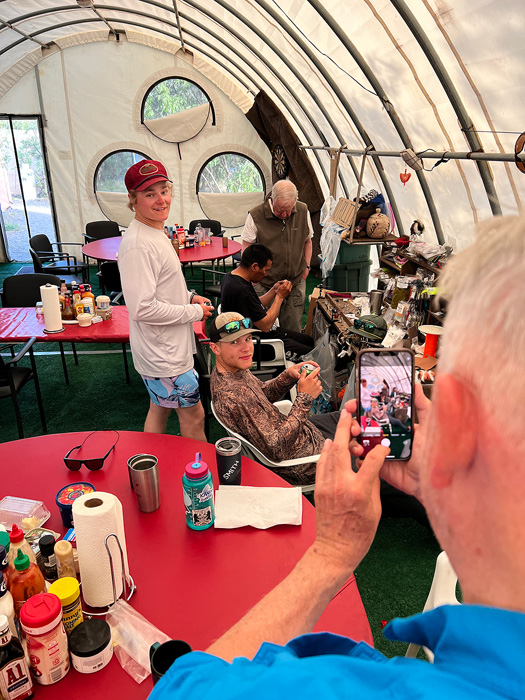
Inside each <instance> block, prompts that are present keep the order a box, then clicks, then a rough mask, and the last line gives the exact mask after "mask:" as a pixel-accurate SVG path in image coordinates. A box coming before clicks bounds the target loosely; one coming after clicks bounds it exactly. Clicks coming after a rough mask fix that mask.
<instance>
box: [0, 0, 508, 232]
mask: <svg viewBox="0 0 525 700" xmlns="http://www.w3.org/2000/svg"><path fill="white" fill-rule="evenodd" d="M165 3H166V4H163V2H161V1H160V0H136V1H134V0H122V3H121V4H119V2H118V1H116V0H113V2H112V3H111V4H102V3H94V2H93V3H92V4H91V6H90V7H88V8H81V7H80V6H79V5H77V4H76V3H75V2H74V0H69V3H63V4H62V6H60V0H54V2H51V1H50V0H48V2H44V3H40V5H39V6H38V4H37V3H33V6H36V7H38V9H35V10H34V11H33V12H26V13H25V14H20V15H18V16H11V17H5V13H2V9H4V10H5V11H6V12H7V13H8V12H9V10H10V11H11V14H12V15H14V14H15V11H16V9H17V8H16V4H17V3H15V2H14V1H13V0H11V1H10V0H8V1H7V2H6V3H5V4H3V3H2V4H1V5H0V38H1V37H2V34H3V33H4V32H6V34H4V40H5V39H8V41H7V42H6V43H5V45H4V46H3V47H2V48H0V57H2V56H4V57H5V56H6V55H9V52H10V51H12V50H13V49H15V48H16V47H20V46H21V45H23V44H24V42H27V43H28V44H29V43H30V42H34V43H35V44H37V45H38V46H40V47H44V48H45V47H46V46H50V45H52V44H53V43H54V42H53V39H50V40H49V41H48V42H45V41H42V36H43V35H44V36H45V35H46V33H47V34H48V35H49V33H50V32H51V35H50V36H52V37H57V36H60V31H61V30H65V29H66V28H67V29H68V30H69V31H73V32H75V31H76V32H80V33H81V32H82V31H83V30H82V27H83V26H84V25H85V24H87V23H102V24H104V25H105V26H106V27H107V28H108V31H109V32H110V33H111V34H113V36H114V37H116V39H117V40H118V39H119V34H118V32H119V29H120V30H121V32H122V30H124V31H125V28H126V27H137V28H138V29H140V30H142V31H144V32H145V33H146V34H148V33H149V34H150V35H153V36H155V35H159V34H160V35H163V36H165V37H168V38H169V39H170V40H172V41H176V42H177V43H180V44H181V46H182V50H183V51H186V47H189V48H191V49H192V50H195V51H196V52H198V53H199V54H200V55H202V56H203V57H206V59H207V60H209V61H210V62H211V63H212V64H215V65H216V66H217V67H219V68H220V70H222V71H224V72H225V74H226V75H228V76H229V77H230V78H231V80H233V81H234V82H236V83H237V85H238V86H242V89H244V90H246V91H248V92H251V93H252V94H256V93H257V92H261V91H265V92H267V93H268V94H269V95H270V96H271V98H272V99H273V100H274V101H275V103H276V104H277V105H278V107H279V109H280V110H281V111H282V112H283V114H285V116H286V118H287V119H288V120H289V121H290V124H291V125H292V128H294V129H295V130H296V133H297V136H298V138H299V139H300V141H301V142H302V143H304V144H305V146H306V149H307V150H308V151H310V153H309V156H310V158H311V159H312V160H313V161H314V162H315V163H316V166H317V168H316V170H317V172H318V174H322V177H323V178H324V181H325V183H326V185H328V183H329V175H328V173H327V167H326V165H327V162H328V159H327V158H326V156H324V155H323V154H322V153H321V151H322V150H326V149H327V147H329V146H332V147H338V146H345V145H346V139H345V136H344V131H345V128H344V126H342V125H341V124H339V123H338V119H337V114H336V113H335V112H336V109H337V110H339V111H340V112H341V113H342V114H343V124H347V125H348V126H349V127H350V128H351V129H352V128H355V130H354V135H355V137H356V140H357V141H359V140H361V141H362V144H363V151H365V150H366V149H368V150H369V151H370V157H371V159H372V162H373V164H374V166H375V171H376V173H377V175H378V177H379V179H380V180H381V183H382V187H383V188H384V193H385V196H387V197H388V199H389V201H390V202H391V205H392V208H393V211H394V215H395V217H396V220H397V223H398V227H399V230H400V232H401V233H402V217H401V215H400V213H399V209H398V206H397V204H396V195H395V193H394V189H393V182H392V178H391V175H389V174H388V173H387V171H386V170H385V169H384V168H383V165H382V162H381V156H382V154H383V153H385V151H384V148H383V149H381V148H378V149H376V148H375V147H374V133H373V131H371V129H370V128H369V125H368V123H365V122H364V121H363V119H362V118H361V116H360V115H359V114H358V112H357V111H356V109H354V108H353V106H352V104H351V98H350V97H349V96H348V95H347V94H346V93H345V92H344V90H343V88H342V87H341V86H340V85H339V83H338V78H337V76H336V75H335V74H334V73H333V72H331V71H330V70H329V69H328V68H327V66H326V63H324V62H323V60H322V59H321V55H322V54H321V52H320V51H319V54H318V53H317V51H316V49H314V48H313V47H312V45H311V43H312V42H310V39H309V38H308V36H307V35H305V34H303V29H302V28H301V24H300V22H299V25H296V24H295V17H296V16H298V15H299V14H300V11H301V9H302V6H301V5H297V3H293V2H291V0H278V1H274V0H252V2H245V3H234V2H233V0H230V1H229V2H228V0H213V2H211V1H206V0H165ZM42 4H44V5H47V6H46V7H44V8H42ZM52 5H54V6H52ZM57 5H58V6H57ZM304 5H305V7H308V8H309V10H310V12H309V14H308V17H309V18H310V23H311V21H312V20H311V18H312V17H316V18H317V19H318V21H319V24H321V23H322V24H323V26H324V27H326V31H327V32H328V31H329V32H330V33H331V34H330V35H332V34H333V36H334V37H335V38H336V41H337V42H338V43H337V46H340V47H341V50H344V51H346V53H347V55H348V57H350V58H351V60H352V66H353V65H354V64H355V66H356V67H357V69H359V71H360V72H361V74H362V75H363V76H364V78H366V80H367V81H368V84H369V85H370V87H371V90H370V91H369V92H371V93H372V94H375V95H376V97H377V99H378V103H379V104H378V107H380V106H382V107H384V108H385V110H386V116H387V117H388V120H389V122H390V123H391V125H392V127H393V130H394V131H393V132H392V134H394V133H395V134H396V135H397V136H398V137H399V139H400V143H402V144H403V147H404V148H414V147H413V146H412V139H411V138H410V136H409V132H411V133H412V132H413V133H412V135H413V136H415V133H416V132H415V129H414V127H412V128H411V129H410V128H405V126H404V124H403V122H402V119H401V116H400V112H399V108H400V105H401V104H402V103H403V100H402V99H401V98H398V100H397V102H398V105H397V107H398V109H396V108H395V107H394V102H393V100H392V99H390V97H389V96H388V91H387V90H385V88H384V87H383V81H382V80H380V78H379V76H378V75H377V71H374V70H373V69H372V67H371V65H370V64H369V63H368V62H367V60H366V59H365V57H364V56H363V55H362V54H361V53H360V52H359V50H358V48H357V46H356V44H355V42H354V41H353V40H351V38H350V36H349V34H347V33H346V32H345V31H344V30H343V28H342V27H341V25H340V24H339V23H338V22H337V19H336V14H335V5H333V6H332V3H330V2H323V0H304ZM423 5H425V6H426V8H427V11H428V12H429V13H430V16H432V17H434V19H435V14H436V13H437V12H438V10H436V11H435V12H434V10H433V9H432V8H431V7H430V3H427V2H425V3H423ZM451 6H452V8H453V9H454V8H455V7H456V6H457V7H458V8H459V9H460V10H463V11H464V10H465V7H466V4H463V0H454V2H452V3H451ZM292 7H293V9H294V12H295V15H294V17H290V16H289V15H288V9H289V8H292ZM359 7H360V5H359V4H358V2H357V0H353V9H359ZM363 7H364V8H368V10H370V11H371V12H370V16H368V14H367V15H366V16H364V17H365V21H367V22H370V21H372V20H373V19H374V15H375V19H376V20H377V12H378V10H376V9H374V2H373V0H370V2H369V0H366V2H365V1H363ZM148 8H150V9H148ZM387 8H390V11H391V12H390V15H389V19H390V21H391V20H392V17H394V16H395V18H396V20H399V21H400V22H402V23H403V25H399V27H401V26H402V27H403V28H404V30H405V31H406V33H407V36H408V37H409V39H410V43H411V45H412V47H413V48H414V47H416V50H417V51H418V54H419V55H420V57H421V59H423V65H424V66H425V68H426V69H429V68H430V69H431V71H432V75H433V76H435V79H436V80H435V81H433V82H434V83H435V86H436V87H437V86H438V83H439V85H440V86H441V88H442V90H443V92H444V95H443V96H442V93H441V90H440V91H439V94H440V96H442V101H443V104H444V105H448V106H449V107H450V110H451V111H450V110H449V113H448V114H447V117H448V119H449V122H450V120H451V117H452V116H455V117H456V119H457V123H458V126H459V129H460V131H461V136H462V138H463V139H465V142H466V143H467V144H468V148H470V151H469V152H468V153H466V154H465V153H459V152H456V151H453V152H454V158H456V157H457V158H458V159H464V158H469V157H471V159H473V160H475V161H476V167H477V173H478V176H479V181H478V182H479V183H480V184H479V187H478V188H477V189H478V190H479V191H478V197H479V198H480V199H479V201H480V202H481V196H482V194H483V190H484V193H485V196H486V202H488V206H489V207H490V210H491V211H492V213H493V215H498V214H501V213H502V205H501V203H500V200H499V198H498V193H497V190H496V182H495V180H494V175H493V172H492V170H491V168H490V166H489V164H488V163H487V162H486V160H494V161H496V160H500V159H498V158H496V157H494V158H491V157H490V155H491V154H490V153H487V154H486V155H487V156H488V157H487V158H486V159H481V158H480V159H477V158H473V157H472V156H474V155H475V154H476V153H479V152H482V153H483V154H485V153H484V149H483V144H482V141H481V139H480V138H479V136H478V132H477V131H476V129H475V128H474V121H473V119H472V118H471V116H470V114H469V111H468V108H467V104H466V103H465V102H464V101H463V99H462V95H460V93H459V91H458V89H457V88H456V86H455V84H454V82H453V80H452V77H451V75H453V74H454V71H453V70H452V73H450V72H449V70H448V69H449V68H450V66H447V65H446V62H445V60H444V58H445V56H444V57H443V58H442V57H441V56H440V54H439V52H438V50H437V49H436V47H434V46H433V44H432V42H431V41H430V36H431V35H432V31H433V28H435V27H434V25H433V24H432V25H431V26H430V27H429V26H425V15H424V12H425V10H424V7H423V8H421V7H419V5H416V4H415V3H414V2H413V0H389V2H388V3H386V4H385V5H384V8H383V11H386V10H387ZM181 10H182V11H181ZM86 11H88V12H90V11H92V15H91V16H89V17H88V16H86ZM418 11H419V12H420V14H419V15H417V12H418ZM421 12H423V14H422V15H421ZM451 12H452V9H451ZM68 13H72V14H73V13H74V16H70V18H68V19H70V21H65V22H56V21H55V20H57V19H61V18H62V17H65V16H66V15H67V14H68ZM108 13H112V14H118V16H117V17H115V16H109V14H108ZM256 13H258V14H256ZM313 13H315V15H314V14H313ZM90 14H91V13H90ZM2 15H3V16H2ZM46 15H49V16H50V18H51V22H50V23H49V24H48V26H43V24H45V21H44V22H41V21H40V22H39V21H37V22H36V25H35V22H32V21H33V20H37V18H39V19H40V20H41V18H43V17H45V16H46ZM131 16H133V18H132V17H131ZM259 16H260V17H261V21H259V19H258V18H259ZM172 17H173V21H171V18H172ZM490 17H491V15H490V13H487V18H490ZM435 21H437V20H435ZM181 22H183V24H181ZM265 22H266V23H265ZM39 25H40V26H39ZM390 26H391V25H390ZM439 26H440V25H439V23H438V27H439ZM385 27H386V24H383V29H385ZM387 28H388V27H387ZM30 30H32V31H30ZM274 30H277V31H278V32H279V33H280V35H281V36H282V38H283V40H284V41H285V43H286V45H285V46H282V47H281V46H280V45H279V44H278V43H277V41H276V40H273V39H272V32H273V31H274ZM393 31H394V30H392V32H387V33H386V35H384V34H381V36H382V37H384V36H387V37H389V41H390V42H391V43H392V45H393V46H394V48H396V50H399V45H396V42H397V36H398V34H396V36H395V37H394V36H393ZM10 32H13V33H15V34H16V35H17V36H15V37H12V36H11V35H10ZM427 32H428V33H427ZM183 35H184V36H183ZM188 38H190V40H188ZM208 39H211V40H212V41H207V40H208ZM251 39H253V41H251ZM399 41H401V39H400V40H399ZM260 42H261V43H262V44H263V45H264V46H266V47H267V49H268V50H267V51H264V50H263V48H262V46H261V43H260ZM466 48H467V56H468V49H471V46H470V45H468V44H467V45H466ZM454 49H455V47H454ZM293 50H296V51H297V54H298V55H300V56H301V57H302V60H304V65H303V64H302V63H301V62H300V61H299V62H298V63H297V62H295V61H294V60H293V59H294V57H293V53H291V51H293ZM17 54H18V57H17V60H20V58H19V57H20V49H18V50H17V51H15V52H14V54H13V55H17ZM44 55H45V52H44ZM385 55H387V54H385ZM451 55H453V56H455V58H452V60H453V61H457V62H458V66H459V67H460V68H461V65H463V61H462V58H463V57H462V56H461V55H460V54H459V53H458V54H455V53H454V52H453V54H451ZM403 60H407V61H408V59H406V58H405V59H403ZM487 60H488V59H487ZM4 63H5V59H4ZM372 65H373V64H372ZM304 66H306V70H305V67H304ZM452 66H455V64H454V63H453V64H452ZM308 70H311V71H312V73H311V75H310V74H309V73H308ZM423 74H424V70H422V71H421V75H423ZM381 75H383V74H381ZM350 77H351V76H350ZM478 77H479V76H478ZM387 84H388V83H387ZM405 84H406V81H405ZM294 85H296V86H297V87H298V89H294V87H293V86H294ZM324 91H325V92H324ZM432 97H433V95H432ZM463 97H466V99H467V101H468V94H467V96H465V95H463ZM327 98H329V100H330V101H331V102H332V104H333V105H334V106H335V108H336V109H335V108H334V109H330V107H327V103H328V100H327ZM470 106H471V109H472V114H473V116H476V105H475V104H474V105H473V104H472V103H471V104H470ZM436 114H437V113H436ZM316 115H317V118H316ZM367 116H370V117H372V123H373V113H369V114H368V113H367ZM478 118H479V119H482V115H478ZM500 118H501V115H500ZM345 120H346V121H345ZM388 120H386V119H385V120H383V127H384V125H385V124H387V123H388ZM339 121H340V120H339ZM429 123H430V122H429ZM440 123H441V122H440ZM452 123H454V122H453V121H452ZM491 127H492V123H491ZM347 130H348V129H347ZM427 132H428V133H430V134H431V133H432V130H431V127H430V128H429V129H427ZM379 133H381V132H380V131H379ZM444 133H445V132H444ZM491 133H493V134H494V133H495V132H494V130H492V132H491ZM445 135H446V134H445ZM376 136H377V134H376ZM312 139H319V143H318V144H316V143H314V142H313V140H312ZM332 139H333V141H334V142H335V143H330V141H332ZM448 144H449V147H452V146H453V144H452V141H451V140H449V141H448ZM378 145H379V144H378ZM308 147H310V148H308ZM394 148H395V146H394ZM359 149H360V144H359V145H357V147H355V146H354V147H346V148H345V149H344V150H343V153H345V155H346V163H347V164H348V166H349V167H350V168H351V170H352V172H353V175H354V177H355V178H356V180H357V179H358V169H357V166H356V163H355V161H354V157H355V154H356V153H357V152H359ZM414 150H415V149H414ZM439 150H441V149H439ZM499 150H500V152H501V153H503V155H505V156H509V154H508V153H507V154H505V153H504V150H505V149H503V147H502V146H501V145H500V147H499ZM507 150H509V149H508V148H507ZM448 152H449V153H450V151H448ZM506 159H507V160H508V158H506ZM501 160H502V159H501ZM509 173H510V171H509ZM345 175H346V176H348V169H346V170H345V169H340V170H339V173H338V176H339V181H340V183H341V185H342V188H343V190H344V194H345V196H348V192H349V186H348V183H347V182H346V180H345ZM416 177H417V179H418V183H419V188H420V191H421V195H422V197H423V198H424V200H425V202H426V205H427V208H428V211H429V213H430V217H431V219H432V223H433V226H434V230H435V233H436V236H437V238H438V241H439V242H444V239H445V236H444V232H443V228H442V223H441V221H440V216H439V214H438V210H437V206H436V203H435V202H434V198H433V197H434V196H435V195H436V192H437V191H438V190H437V187H436V189H435V191H434V192H433V191H432V189H431V186H430V182H429V180H428V177H427V176H426V174H425V173H424V172H422V171H416ZM475 182H476V175H475V170H473V171H472V175H471V176H470V182H468V183H467V180H466V179H465V185H466V187H467V191H468V190H469V188H470V186H472V187H474V185H475ZM481 185H482V187H483V189H481ZM474 189H476V188H475V187H474ZM513 192H514V196H515V200H516V203H517V205H518V209H521V202H520V199H519V194H518V191H517V189H516V188H514V190H513ZM398 196H399V193H398ZM468 197H469V201H471V204H472V207H474V206H475V205H474V202H473V199H470V193H469V192H468ZM506 204H507V205H508V202H506Z"/></svg>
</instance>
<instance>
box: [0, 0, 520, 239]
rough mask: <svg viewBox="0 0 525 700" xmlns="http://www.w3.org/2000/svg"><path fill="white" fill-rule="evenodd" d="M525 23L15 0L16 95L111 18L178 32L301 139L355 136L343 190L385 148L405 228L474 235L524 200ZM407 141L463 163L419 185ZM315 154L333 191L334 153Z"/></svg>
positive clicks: (347, 10) (156, 35) (490, 5)
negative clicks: (33, 73) (34, 72)
mask: <svg viewBox="0 0 525 700" xmlns="http://www.w3.org/2000/svg"><path fill="white" fill-rule="evenodd" d="M80 4H85V3H82V0H80ZM524 24H525V13H524V11H523V3H522V1H521V0H497V1H496V0H478V1H477V2H476V3H473V2H472V1H471V0H322V1H321V0H108V2H94V3H93V4H91V5H89V6H88V7H86V8H82V7H79V4H77V2H75V1H74V0H70V1H69V2H61V1H60V0H24V2H20V0H14V1H13V0H4V1H3V2H1V3H0V97H2V96H3V95H4V94H6V93H7V92H8V91H9V90H10V89H11V88H12V86H14V85H16V82H17V81H18V80H19V78H20V77H21V76H23V75H24V74H25V73H27V72H28V71H29V70H31V68H32V66H33V65H35V64H37V63H39V62H40V61H41V60H43V59H44V58H45V57H46V56H47V55H49V54H50V53H51V52H53V51H54V50H55V51H57V50H59V51H63V50H65V47H66V46H67V45H68V42H75V43H79V42H81V41H82V37H83V36H85V38H86V41H93V40H94V39H93V38H91V37H93V36H98V37H100V32H101V30H103V31H104V32H106V34H105V35H103V36H106V40H111V41H115V39H116V38H118V41H136V40H137V38H138V37H139V36H140V41H141V42H142V43H148V42H150V43H151V45H152V46H157V47H158V46H159V44H160V43H161V42H168V45H169V44H170V43H172V42H176V44H177V45H179V46H180V45H182V47H183V48H184V49H186V50H188V51H191V52H192V53H193V54H194V55H195V60H196V61H199V60H203V61H204V62H205V63H206V64H208V65H209V64H211V65H212V66H214V67H215V68H216V69H217V71H218V72H220V74H222V75H223V76H224V77H225V78H227V79H229V81H231V82H230V92H233V93H236V94H237V97H238V98H239V99H241V98H240V97H239V96H244V97H243V98H244V100H245V105H244V107H241V109H243V111H246V109H247V108H248V106H249V104H250V103H251V101H252V99H253V97H254V96H255V95H256V94H257V93H258V92H259V91H261V90H264V91H265V92H266V93H267V94H268V95H269V96H270V97H271V99H272V100H273V101H274V102H275V103H276V104H277V105H278V107H279V108H280V109H281V111H282V112H283V114H284V115H285V117H286V118H287V119H288V121H289V123H290V124H291V126H292V128H293V129H294V130H295V132H296V134H297V137H298V139H299V141H300V142H301V144H303V145H304V146H306V147H323V148H325V147H336V148H338V147H341V146H346V147H347V148H348V149H350V151H352V153H349V154H345V155H344V156H343V157H342V158H341V164H340V171H339V172H340V178H339V184H340V190H339V194H341V195H347V194H351V193H352V192H353V191H354V190H355V187H356V181H357V174H358V172H359V169H360V161H361V158H360V156H359V154H360V153H362V152H363V149H365V148H367V147H370V149H371V151H372V155H371V156H369V157H368V158H367V167H366V170H365V185H367V186H371V187H376V188H378V189H381V190H382V191H383V192H384V193H385V195H386V196H387V198H388V199H390V201H391V203H392V205H393V207H394V211H395V212H396V218H397V220H398V224H399V227H400V228H401V229H403V228H404V230H405V231H407V229H408V227H409V225H410V223H411V222H412V220H413V219H414V218H420V219H422V220H424V221H425V223H426V224H427V227H428V229H429V230H430V231H433V232H434V233H435V234H436V236H437V237H438V239H439V240H441V241H454V240H460V241H461V239H462V238H465V236H464V232H465V231H467V230H470V228H471V226H472V224H473V223H475V222H477V221H478V220H480V219H483V218H487V217H488V216H491V215H492V214H495V215H497V214H509V213H517V212H519V211H521V209H522V204H521V202H522V201H523V197H524V195H525V175H524V174H523V173H521V172H520V171H519V170H518V169H517V167H516V164H515V163H514V145H515V142H516V139H517V138H518V136H519V134H520V133H521V132H522V131H525V128H524V124H523V118H522V114H523V113H524V106H525V105H524V104H523V102H524V92H523V80H524V78H523V75H524V71H523V70H522V68H523V67H524V65H525V49H524V42H523V30H524ZM97 40H100V38H98V39H97ZM195 65H197V64H196V63H194V66H195ZM227 82H228V81H227ZM216 84H217V83H216ZM229 96H230V98H231V97H232V95H231V94H229ZM236 104H237V105H238V106H240V103H239V101H236ZM405 148H412V149H414V151H416V152H418V153H421V152H423V151H426V155H427V156H430V155H432V153H433V152H435V153H436V154H437V157H432V158H431V157H427V158H425V159H424V160H423V162H424V165H425V168H426V169H430V168H432V166H433V165H434V164H435V163H437V162H438V161H439V159H440V158H441V155H442V154H443V153H445V159H444V160H446V161H448V162H443V163H441V164H440V165H439V167H436V168H435V169H434V170H432V172H425V171H420V172H418V173H415V172H412V178H411V179H410V181H409V182H408V183H407V184H406V185H403V184H402V182H401V181H400V177H399V175H400V173H402V172H403V171H404V169H405V164H404V162H403V161H402V160H401V158H400V157H399V156H397V157H391V154H393V153H396V154H397V153H399V152H400V151H401V150H402V149H405ZM428 149H431V150H428ZM306 153H307V154H308V157H309V158H310V160H311V162H312V165H313V166H314V169H315V171H316V173H317V175H318V177H319V181H320V183H321V186H322V188H323V190H324V191H325V192H326V193H327V191H328V181H329V157H328V154H327V152H326V151H323V150H314V149H312V148H307V150H306ZM374 153H376V154H380V155H374ZM478 153H481V155H476V154H478ZM466 154H469V155H470V157H469V158H467V157H466ZM477 158H482V159H480V160H477Z"/></svg>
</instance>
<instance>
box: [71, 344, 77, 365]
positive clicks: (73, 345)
mask: <svg viewBox="0 0 525 700" xmlns="http://www.w3.org/2000/svg"><path fill="white" fill-rule="evenodd" d="M71 350H72V351H73V357H74V358H75V364H76V365H78V357H77V349H76V347H75V343H71Z"/></svg>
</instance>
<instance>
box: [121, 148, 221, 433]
mask: <svg viewBox="0 0 525 700" xmlns="http://www.w3.org/2000/svg"><path fill="white" fill-rule="evenodd" d="M124 182H125V185H126V188H127V190H128V197H129V204H128V206H129V208H130V209H131V210H132V211H133V212H135V218H134V219H133V221H132V222H131V224H130V225H129V227H128V230H127V231H126V233H125V234H124V237H123V240H122V243H121V245H120V248H119V253H118V265H119V270H120V277H121V280H122V291H123V292H124V298H125V300H126V306H127V307H128V312H129V340H130V345H131V352H132V355H133V364H134V365H135V369H136V370H137V372H138V373H139V374H140V375H141V377H142V379H143V381H144V384H145V385H146V389H147V390H148V393H149V397H150V407H149V411H148V415H147V417H146V422H145V424H144V430H145V432H148V433H165V432H166V425H167V422H168V418H169V415H170V413H171V410H172V409H173V410H175V412H176V413H177V416H178V418H179V424H180V433H181V435H182V436H184V437H190V438H195V439H197V440H203V441H206V436H205V434H204V427H203V426H204V411H203V408H202V404H201V402H200V396H199V381H198V379H199V378H198V375H197V373H196V372H195V370H194V368H193V354H194V353H195V334H194V332H193V322H194V321H200V320H201V319H203V318H208V317H209V316H211V312H212V310H213V307H212V306H211V304H210V303H209V300H208V299H206V298H205V297H201V296H199V295H197V294H195V292H190V291H188V288H187V287H186V282H185V280H184V275H183V274H182V269H181V264H180V261H179V258H178V255H177V253H176V252H175V250H174V248H173V246H172V245H171V242H170V240H169V239H168V238H167V236H165V234H164V224H165V222H166V220H167V218H168V216H169V213H170V206H171V193H172V190H173V185H172V182H171V180H170V179H169V178H168V174H167V172H166V168H165V167H164V165H163V164H162V163H160V162H159V161H158V160H141V161H140V162H139V163H135V164H134V165H132V166H131V168H129V170H128V171H127V173H126V175H125V178H124Z"/></svg>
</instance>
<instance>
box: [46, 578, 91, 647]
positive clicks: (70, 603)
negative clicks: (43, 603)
mask: <svg viewBox="0 0 525 700" xmlns="http://www.w3.org/2000/svg"><path fill="white" fill-rule="evenodd" d="M49 592H50V593H54V594H55V595H56V596H58V598H59V599H60V603H61V604H62V622H63V623H64V628H65V630H66V634H68V635H69V634H71V632H72V630H73V628H74V627H76V626H77V625H79V624H80V623H81V622H82V621H83V619H84V615H83V614H82V603H81V602H80V586H79V583H78V581H77V579H76V578H73V577H72V576H65V577H64V578H59V579H58V581H55V582H54V583H52V584H51V585H50V586H49Z"/></svg>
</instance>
